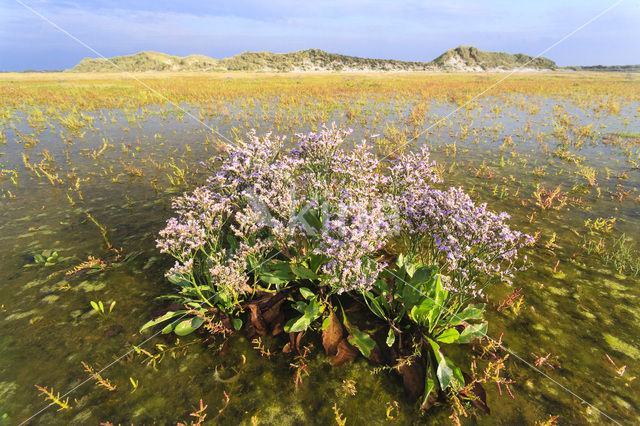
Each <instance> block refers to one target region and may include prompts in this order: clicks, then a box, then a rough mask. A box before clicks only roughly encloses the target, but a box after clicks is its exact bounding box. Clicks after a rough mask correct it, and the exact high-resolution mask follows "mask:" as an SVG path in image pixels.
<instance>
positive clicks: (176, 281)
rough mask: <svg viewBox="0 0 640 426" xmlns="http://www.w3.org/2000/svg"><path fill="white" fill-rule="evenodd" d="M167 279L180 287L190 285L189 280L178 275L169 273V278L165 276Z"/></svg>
mask: <svg viewBox="0 0 640 426" xmlns="http://www.w3.org/2000/svg"><path fill="white" fill-rule="evenodd" d="M167 280H169V282H170V283H171V284H174V285H177V286H180V287H182V288H184V287H191V282H190V281H189V280H187V279H185V278H184V277H183V276H180V275H171V276H170V277H169V278H167Z"/></svg>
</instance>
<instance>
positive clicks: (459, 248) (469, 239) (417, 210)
mask: <svg viewBox="0 0 640 426" xmlns="http://www.w3.org/2000/svg"><path fill="white" fill-rule="evenodd" d="M407 164H410V165H411V166H410V167H406V165H407ZM433 165H434V163H429V156H428V151H427V150H426V149H425V148H423V149H422V151H421V152H419V153H409V154H405V155H404V156H403V157H401V158H400V159H399V160H398V162H397V163H396V164H395V165H394V166H393V167H392V168H391V169H392V173H391V175H392V177H393V181H394V183H393V190H394V193H395V201H396V205H397V207H398V213H399V217H400V228H401V229H402V231H401V235H402V236H403V237H404V241H405V242H406V245H407V249H408V250H409V252H410V254H411V253H412V254H414V255H417V256H420V257H421V258H422V260H423V262H425V263H432V264H438V265H439V266H440V268H441V271H442V272H443V273H445V274H446V275H448V277H449V278H450V284H449V290H452V291H457V292H461V293H466V294H470V295H473V296H480V295H481V294H482V290H483V288H484V286H485V285H486V284H487V283H488V282H490V281H491V280H492V279H500V280H502V281H505V282H510V280H511V278H513V273H514V272H515V270H516V267H515V265H514V262H515V261H516V259H517V256H518V249H519V248H521V247H523V246H525V245H529V244H531V243H532V242H533V239H532V238H531V237H530V236H529V235H526V234H523V233H522V232H519V231H514V230H512V229H511V228H510V227H509V226H508V225H507V223H506V221H507V220H508V219H509V218H510V217H509V215H508V214H507V213H499V214H497V213H494V212H492V211H490V210H488V209H487V204H486V203H483V204H479V205H476V204H475V203H474V202H473V200H472V199H471V197H469V195H468V194H467V193H465V192H464V191H463V190H462V188H454V187H452V188H449V189H448V190H445V191H442V190H440V189H436V188H433V187H431V183H437V182H439V181H440V179H439V178H438V176H437V175H436V174H435V172H434V169H433ZM479 283H480V285H478V284H479Z"/></svg>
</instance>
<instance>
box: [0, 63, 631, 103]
mask: <svg viewBox="0 0 640 426" xmlns="http://www.w3.org/2000/svg"><path fill="white" fill-rule="evenodd" d="M132 75H133V76H135V78H136V79H138V80H140V81H142V82H143V83H144V84H145V85H148V86H149V87H152V88H153V89H154V90H156V91H158V92H159V93H161V94H162V96H160V95H158V94H156V93H153V92H152V91H150V90H149V89H148V88H146V87H144V86H143V85H142V84H140V82H138V81H136V80H134V79H133V78H131V76H132ZM502 78H504V74H501V73H494V74H491V73H457V74H456V73H451V74H443V73H397V74H394V73H385V74H380V73H311V74H309V73H288V74H279V73H238V72H229V73H213V74H212V73H204V72H194V73H188V72H178V73H171V72H167V73H139V74H126V73H51V74H46V73H33V74H23V73H5V74H0V105H1V106H3V107H24V106H28V105H51V106H55V107H56V108H58V109H61V110H67V109H69V110H70V109H73V108H77V109H85V110H92V109H99V108H122V107H125V106H144V105H153V104H166V103H167V99H170V100H171V101H172V102H186V103H205V104H207V103H208V104H216V105H224V103H225V101H228V100H233V99H237V98H253V99H257V100H260V99H274V98H279V99H286V100H287V102H290V103H291V104H292V105H295V104H297V103H302V102H303V101H304V99H308V98H311V97H313V98H316V99H320V100H321V101H323V102H326V103H328V104H331V103H341V102H342V100H343V98H352V97H354V96H366V97H367V98H370V99H372V100H373V99H377V100H380V99H389V98H416V97H418V98H422V99H424V100H428V99H443V100H447V101H449V102H453V103H458V104H463V103H464V102H465V101H467V100H468V99H471V98H472V97H473V96H475V95H476V94H478V93H480V92H482V91H483V90H485V89H486V88H487V87H489V86H490V85H491V84H492V83H494V82H496V81H498V80H499V79H502ZM638 83H640V75H628V76H625V75H623V74H611V73H593V72H585V73H578V72H571V73H562V72H554V73H551V72H549V73H518V74H515V75H513V76H511V77H510V78H508V79H507V80H505V81H503V82H501V83H500V84H499V85H498V86H496V87H495V88H493V89H491V91H490V92H488V93H487V94H485V95H484V96H492V97H496V96H502V95H505V94H522V95H550V96H551V95H553V96H567V97H570V96H571V95H572V94H574V93H575V92H576V91H577V90H579V91H580V92H581V93H582V97H585V98H590V97H600V98H602V99H606V98H608V97H611V96H622V97H624V98H625V99H626V100H627V101H629V100H636V101H637V100H640V84H638ZM165 98H167V99H165ZM481 101H482V100H481V99H479V100H477V101H476V102H481Z"/></svg>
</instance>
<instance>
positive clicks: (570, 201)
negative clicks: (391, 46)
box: [0, 73, 640, 424]
mask: <svg viewBox="0 0 640 426" xmlns="http://www.w3.org/2000/svg"><path fill="white" fill-rule="evenodd" d="M499 77H500V76H484V75H482V76H478V75H464V76H460V75H451V76H448V75H447V76H443V75H430V74H422V75H420V74H415V75H413V74H409V75H384V76H366V75H319V76H288V75H284V76H278V75H276V76H270V75H243V74H231V75H219V76H218V75H214V76H207V75H204V74H194V75H183V76H166V75H165V76H162V75H160V76H151V77H148V76H147V77H144V76H143V77H141V78H143V79H144V82H145V84H147V85H149V86H151V87H153V88H154V89H155V90H157V91H158V92H160V93H162V94H163V95H164V96H166V98H167V99H169V100H171V101H172V102H173V104H169V103H167V99H163V98H161V97H159V96H158V95H156V94H153V93H150V92H149V91H148V89H147V88H145V87H143V86H141V85H140V84H139V83H138V82H136V81H134V80H131V79H129V78H127V76H113V75H111V76H109V75H107V76H104V75H98V76H93V77H92V76H80V77H75V76H73V77H70V76H67V75H60V76H58V75H43V76H37V77H29V76H25V77H20V76H12V75H6V76H2V77H1V79H0V169H1V171H0V197H1V198H0V330H1V332H0V424H20V423H21V422H22V421H25V420H27V419H30V423H31V424H67V423H74V424H98V423H101V422H106V423H112V424H129V423H134V424H150V423H160V424H172V423H173V424H175V423H178V422H183V423H187V424H188V422H190V421H196V420H197V417H190V413H192V412H195V411H198V410H199V409H200V408H202V407H201V406H200V401H202V403H203V404H205V405H207V408H206V410H204V412H206V413H207V417H206V419H205V423H208V422H211V423H212V424H218V423H219V424H238V423H242V424H275V423H279V424H330V423H332V422H336V421H340V420H341V419H346V421H347V423H348V424H365V423H375V424H378V423H384V422H395V423H397V424H420V423H429V422H431V423H437V424H448V423H450V422H451V421H452V420H451V419H450V415H451V408H450V407H449V406H448V405H447V404H446V403H445V402H440V403H438V404H436V405H435V406H434V407H432V408H431V409H430V410H428V411H423V410H421V409H420V408H419V404H415V403H413V402H412V401H410V400H409V399H408V398H406V396H405V395H404V391H403V384H402V380H401V379H400V378H399V377H398V375H397V374H395V373H394V372H393V371H392V370H391V369H380V368H376V366H375V365H373V364H372V363H371V362H369V361H368V360H366V359H364V358H363V357H359V358H358V359H356V360H355V361H354V362H353V363H349V364H344V365H341V366H338V367H332V365H331V362H330V360H329V358H328V357H327V356H326V355H325V353H324V351H323V349H322V340H321V337H320V333H318V332H309V333H307V335H306V337H305V339H304V340H305V344H306V345H307V346H308V347H309V350H308V351H306V352H305V355H304V356H302V355H294V354H293V353H283V351H282V348H283V346H284V345H285V344H286V343H287V342H288V341H289V340H288V338H286V337H283V336H266V337H262V338H260V339H259V340H258V339H256V338H255V337H247V336H246V335H243V334H242V333H235V334H233V335H231V336H230V337H229V339H228V340H227V341H226V342H225V341H224V340H223V339H213V338H207V336H203V335H201V334H197V333H196V334H190V335H188V336H184V337H176V336H175V335H173V334H166V335H164V334H162V335H159V336H156V337H153V338H150V337H151V336H152V335H153V332H151V330H147V331H144V332H142V333H140V332H139V330H140V328H141V326H142V325H143V324H145V323H146V322H147V321H149V320H150V319H152V318H154V317H157V316H158V315H160V314H162V313H163V312H164V311H166V309H165V308H166V306H167V305H168V303H170V302H169V301H167V300H162V299H157V297H159V296H163V295H167V294H171V293H172V291H173V287H172V284H170V283H169V282H168V281H167V279H166V278H165V272H166V271H167V270H168V269H169V268H170V267H171V266H172V265H173V261H172V260H171V259H170V258H169V257H168V256H166V255H164V254H161V253H160V251H159V250H158V249H157V248H156V242H155V240H156V239H157V238H158V232H159V231H160V230H161V229H162V228H163V227H164V226H165V223H166V221H167V219H168V218H170V217H171V216H173V211H172V209H171V200H172V199H173V198H174V197H176V196H177V195H179V194H181V193H183V192H184V191H189V190H192V189H193V188H195V187H196V186H198V185H201V184H203V183H204V182H205V181H206V177H207V176H208V175H209V174H211V173H212V170H211V169H210V166H209V165H207V164H205V162H206V161H207V160H208V159H210V158H211V157H213V156H215V155H216V154H218V153H219V152H220V151H221V149H223V147H224V145H225V144H228V143H230V142H231V143H233V142H235V141H236V140H237V139H243V138H245V135H246V134H247V132H248V131H249V130H250V129H256V131H257V134H259V135H263V134H265V133H267V132H273V134H274V135H286V136H287V140H288V141H292V143H293V142H294V141H295V140H296V138H295V134H297V133H302V132H308V131H315V130H318V129H319V128H320V127H321V125H322V124H325V123H332V122H335V123H338V124H339V125H342V126H345V127H349V128H351V129H353V133H352V134H351V135H350V136H349V137H348V139H347V144H355V143H357V142H359V141H360V140H362V139H367V140H368V141H369V142H370V143H372V144H373V145H374V146H375V147H376V149H377V150H378V152H379V157H380V158H382V159H387V158H393V157H396V156H397V155H398V153H399V151H404V150H411V149H416V148H418V147H420V146H422V145H424V144H427V145H428V146H429V147H430V149H431V158H432V159H434V160H435V161H436V163H437V166H436V167H437V170H438V172H439V174H440V176H441V177H442V179H443V183H442V184H441V185H442V187H449V186H461V187H462V188H463V189H464V190H466V191H467V192H468V193H469V194H471V196H472V198H473V199H474V200H475V201H477V202H486V203H488V206H489V208H491V209H492V210H495V211H504V212H507V213H509V214H510V215H511V220H510V222H509V223H510V225H511V226H512V227H513V228H515V229H518V230H520V231H523V232H526V233H528V234H530V235H532V236H534V238H535V240H536V242H535V244H534V245H533V246H532V247H528V248H525V249H523V254H526V255H527V257H528V261H529V263H530V267H529V268H528V269H527V270H526V271H522V272H519V273H518V274H517V275H516V277H515V279H514V282H513V284H512V285H511V286H507V285H500V284H498V285H494V286H493V287H491V288H490V289H488V291H487V294H486V296H485V298H484V300H483V302H484V303H486V304H487V309H486V319H487V320H488V324H489V328H488V333H487V334H488V336H490V337H491V338H493V339H496V340H498V339H501V342H502V343H503V344H504V346H505V347H506V348H508V349H509V350H510V351H511V352H512V353H510V354H509V356H508V357H507V358H506V360H505V362H504V368H503V369H502V370H501V371H500V375H501V377H503V378H504V379H505V380H506V381H505V382H503V383H506V384H507V386H505V384H502V385H501V386H498V385H496V384H492V385H491V386H489V385H487V386H486V392H487V397H486V400H487V404H488V406H489V408H490V409H491V414H488V415H487V414H484V413H482V412H481V411H480V410H478V409H475V408H468V409H467V410H466V411H467V413H466V414H467V416H466V417H465V416H460V421H461V422H462V423H465V424H476V423H477V424H520V423H526V424H533V423H535V422H541V423H543V422H545V421H549V420H550V419H551V420H553V418H554V417H555V416H558V417H557V422H558V423H559V424H588V423H593V424H602V423H606V422H609V421H611V420H610V419H608V418H607V417H606V416H605V415H603V414H601V413H599V412H598V411H597V410H595V409H594V408H593V407H591V406H589V405H588V404H585V403H584V401H581V400H580V399H579V398H578V397H576V395H578V396H579V397H580V398H583V399H584V400H585V401H587V402H588V403H590V404H593V406H595V407H596V408H597V409H599V410H601V411H602V412H604V413H605V414H606V415H607V416H610V417H611V418H612V419H614V420H615V421H618V422H620V423H621V424H636V423H637V422H638V421H639V420H640V416H639V415H638V409H639V408H640V397H639V396H638V395H640V393H639V392H638V386H640V385H639V384H638V380H634V376H636V375H638V374H640V373H639V370H640V338H639V337H638V336H640V326H639V325H638V324H640V302H639V300H638V297H639V296H640V288H639V287H638V284H639V283H640V257H639V255H638V253H639V252H638V250H639V249H640V244H639V243H640V241H639V239H640V232H639V230H640V193H638V191H637V188H638V184H639V183H640V172H639V167H640V80H639V79H638V76H636V75H630V76H626V75H623V74H620V75H617V74H616V75H609V76H601V75H597V74H578V73H575V74H568V75H552V74H549V75H522V76H515V77H513V78H512V79H511V80H507V81H505V82H504V83H502V84H501V85H500V86H498V87H497V88H496V89H495V91H493V92H492V93H490V94H488V95H487V96H485V97H482V98H478V99H474V100H471V101H470V102H469V103H466V102H467V101H468V100H469V99H471V97H472V96H474V95H475V94H476V93H478V92H480V91H481V90H482V89H483V88H485V87H486V86H488V85H490V84H491V83H492V82H493V81H494V80H497V79H498V78H499ZM178 106H179V107H178ZM460 106H462V108H459V107H460ZM450 113H451V114H450ZM449 114H450V115H449ZM443 117H444V119H443ZM407 142H408V143H407ZM354 315H357V314H354ZM467 346H468V347H466V348H464V349H460V348H458V349H457V352H455V351H454V352H452V353H451V354H449V356H450V357H452V358H454V359H455V362H456V364H457V365H458V366H460V367H461V368H462V369H463V370H464V371H468V370H469V369H470V368H471V367H470V366H471V363H472V362H473V361H474V359H475V360H477V361H478V362H479V363H481V362H482V357H481V353H479V352H478V351H474V350H473V349H472V346H474V345H472V344H469V345H467ZM504 355H507V353H506V352H505V353H504ZM518 358H521V359H518ZM106 366H109V367H108V368H107V369H106V370H104V371H103V372H100V377H99V379H100V380H99V381H95V380H93V381H91V382H84V381H83V380H84V379H86V378H87V377H89V376H91V375H92V374H93V373H94V372H97V371H99V370H101V369H102V368H104V367H106ZM533 367H535V368H533ZM542 373H543V374H542ZM545 375H546V376H548V377H545ZM554 381H555V382H557V383H554ZM99 382H101V383H99ZM558 383H559V384H561V385H562V386H559V385H558ZM78 385H80V386H79V387H78V388H77V389H76V390H74V391H73V392H72V393H70V394H69V395H68V396H66V397H62V398H61V399H59V400H57V402H54V405H53V406H51V407H49V408H48V409H47V410H45V411H44V412H42V413H40V414H39V415H38V416H36V417H33V418H31V416H33V415H34V414H37V413H38V412H39V410H41V409H42V408H44V407H46V406H47V405H48V404H49V403H50V402H52V399H51V398H50V397H54V398H55V397H56V396H57V395H58V393H59V394H60V396H62V395H64V394H66V393H67V392H68V391H69V390H71V389H73V388H74V387H76V386H78ZM37 386H39V387H42V389H44V388H45V387H46V390H47V391H51V392H53V394H50V397H49V398H48V397H47V394H46V393H44V392H43V391H42V390H41V389H39V388H38V387H37ZM563 387H564V388H563ZM568 390H570V391H571V392H573V393H574V394H575V395H572V394H571V393H570V392H568ZM47 398H48V399H47Z"/></svg>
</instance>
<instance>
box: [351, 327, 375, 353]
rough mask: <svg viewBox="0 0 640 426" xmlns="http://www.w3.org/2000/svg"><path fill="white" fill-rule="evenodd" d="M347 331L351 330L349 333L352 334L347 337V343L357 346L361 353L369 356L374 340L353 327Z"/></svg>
mask: <svg viewBox="0 0 640 426" xmlns="http://www.w3.org/2000/svg"><path fill="white" fill-rule="evenodd" d="M349 331H351V334H352V335H353V336H352V337H351V338H350V339H348V340H349V343H351V344H352V345H353V346H355V347H357V348H358V349H359V350H360V352H362V355H364V356H365V357H366V358H369V356H370V355H371V351H372V350H373V348H374V346H375V345H376V342H375V341H374V340H373V339H372V338H371V336H369V335H368V334H367V333H363V332H362V331H360V330H358V329H357V328H355V327H351V329H350V330H349Z"/></svg>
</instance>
